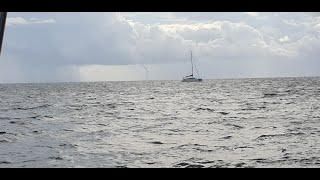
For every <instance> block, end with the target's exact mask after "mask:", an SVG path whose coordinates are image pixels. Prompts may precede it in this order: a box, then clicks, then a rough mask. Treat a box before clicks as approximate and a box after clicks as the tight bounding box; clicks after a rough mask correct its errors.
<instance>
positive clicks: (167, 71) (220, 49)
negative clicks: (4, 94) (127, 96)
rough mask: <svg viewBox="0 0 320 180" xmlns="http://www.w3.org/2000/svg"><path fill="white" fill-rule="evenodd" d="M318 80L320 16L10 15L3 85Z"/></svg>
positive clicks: (0, 65)
mask: <svg viewBox="0 0 320 180" xmlns="http://www.w3.org/2000/svg"><path fill="white" fill-rule="evenodd" d="M190 50H192V52H193V57H194V62H195V63H196V66H197V69H198V72H199V75H200V77H201V78H203V79H221V78H261V77H292V76H294V77H301V76H303V77H304V76H320V59H319V57H320V13H319V12H314V13H312V12H105V13H97V12H85V13H81V12H64V13H62V12H59V13H52V12H51V13H49V12H38V13H33V12H9V13H8V19H7V23H6V31H5V37H4V43H3V49H2V55H1V57H0V83H39V82H40V83H43V82H70V81H72V82H75V81H80V82H82V81H137V80H181V79H182V77H183V76H185V75H189V74H190V73H191V64H190Z"/></svg>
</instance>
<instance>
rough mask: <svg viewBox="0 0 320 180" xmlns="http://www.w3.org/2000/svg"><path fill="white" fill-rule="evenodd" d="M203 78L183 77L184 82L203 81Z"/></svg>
mask: <svg viewBox="0 0 320 180" xmlns="http://www.w3.org/2000/svg"><path fill="white" fill-rule="evenodd" d="M201 81H202V79H197V78H192V79H183V80H182V82H201Z"/></svg>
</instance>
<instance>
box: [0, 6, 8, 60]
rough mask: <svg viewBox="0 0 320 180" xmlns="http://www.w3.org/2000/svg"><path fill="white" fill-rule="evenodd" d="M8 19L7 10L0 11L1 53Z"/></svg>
mask: <svg viewBox="0 0 320 180" xmlns="http://www.w3.org/2000/svg"><path fill="white" fill-rule="evenodd" d="M6 19H7V12H0V54H1V47H2V41H3V35H4V28H5V26H6Z"/></svg>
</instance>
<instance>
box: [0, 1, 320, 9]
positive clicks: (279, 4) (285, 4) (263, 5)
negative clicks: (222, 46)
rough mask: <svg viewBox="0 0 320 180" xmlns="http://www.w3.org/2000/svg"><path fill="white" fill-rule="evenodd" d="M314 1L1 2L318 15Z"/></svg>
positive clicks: (2, 5)
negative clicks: (299, 12)
mask: <svg viewBox="0 0 320 180" xmlns="http://www.w3.org/2000/svg"><path fill="white" fill-rule="evenodd" d="M316 3H317V1H316V0H303V1H298V0H290V1H288V0H196V1H193V0H135V1H133V0H116V1H112V0H108V1H103V0H1V2H0V11H6V12H74V11H75V12H105V11H112V12H188V11H192V12H297V11H303V12H318V11H319V10H320V6H318V5H317V4H316Z"/></svg>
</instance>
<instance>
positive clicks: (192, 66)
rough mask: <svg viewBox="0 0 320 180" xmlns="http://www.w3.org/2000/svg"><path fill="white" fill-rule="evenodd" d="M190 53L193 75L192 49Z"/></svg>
mask: <svg viewBox="0 0 320 180" xmlns="http://www.w3.org/2000/svg"><path fill="white" fill-rule="evenodd" d="M190 54H191V72H192V73H191V75H192V76H193V62H192V51H191V50H190Z"/></svg>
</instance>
